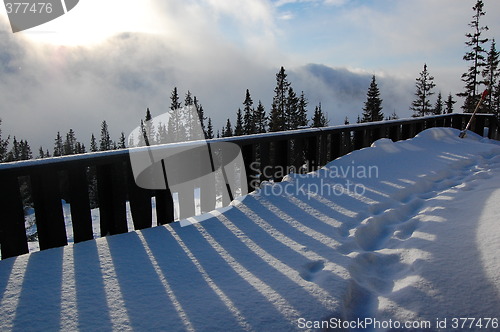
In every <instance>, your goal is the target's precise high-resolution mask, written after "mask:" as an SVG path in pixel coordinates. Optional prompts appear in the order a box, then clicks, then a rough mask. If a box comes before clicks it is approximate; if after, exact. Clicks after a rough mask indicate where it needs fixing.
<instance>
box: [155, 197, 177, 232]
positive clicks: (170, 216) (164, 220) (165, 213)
mask: <svg viewBox="0 0 500 332" xmlns="http://www.w3.org/2000/svg"><path fill="white" fill-rule="evenodd" d="M155 198H156V222H157V224H158V225H165V224H168V223H171V222H173V221H174V200H173V198H172V192H171V191H170V188H167V189H166V190H156V191H155Z"/></svg>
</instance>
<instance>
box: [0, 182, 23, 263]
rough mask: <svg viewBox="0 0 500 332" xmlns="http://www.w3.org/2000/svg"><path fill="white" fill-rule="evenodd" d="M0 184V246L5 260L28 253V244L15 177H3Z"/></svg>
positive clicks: (17, 183)
mask: <svg viewBox="0 0 500 332" xmlns="http://www.w3.org/2000/svg"><path fill="white" fill-rule="evenodd" d="M0 183H1V184H2V190H0V246H1V250H2V259H5V258H9V257H14V256H18V255H22V254H26V253H28V242H27V239H26V230H25V228H24V227H25V226H24V211H23V203H22V199H21V193H20V192H19V182H18V180H17V176H9V175H3V176H1V177H0Z"/></svg>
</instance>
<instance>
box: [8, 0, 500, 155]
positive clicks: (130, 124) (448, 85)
mask: <svg viewBox="0 0 500 332" xmlns="http://www.w3.org/2000/svg"><path fill="white" fill-rule="evenodd" d="M484 2H485V8H484V9H485V11H486V16H485V17H483V18H482V23H484V24H485V25H488V26H489V31H487V32H486V33H485V35H486V37H489V38H493V37H495V36H496V35H497V32H498V31H499V28H500V27H499V23H498V17H499V16H500V2H499V1H495V0H485V1H484ZM139 3H140V4H139ZM474 3H475V1H473V0H440V1H433V0H405V1H396V0H377V1H375V0H364V1H362V0H253V1H243V0H168V1H164V0H162V1H160V0H144V1H140V2H138V1H132V0H80V2H79V3H78V5H77V6H76V7H75V8H73V9H72V10H71V11H69V12H68V13H67V14H65V15H63V16H61V17H59V18H57V19H55V20H53V21H51V22H48V23H46V24H43V25H41V26H38V27H35V28H32V29H29V30H26V31H22V32H18V33H15V34H13V33H12V31H11V29H10V26H9V23H8V19H7V14H6V11H5V8H4V7H3V6H2V8H0V75H1V76H0V98H1V100H2V104H1V106H0V118H1V119H2V126H1V129H2V131H3V136H4V137H5V136H6V135H11V136H16V137H17V139H18V140H19V139H27V140H28V141H29V143H30V145H31V147H32V150H34V151H35V153H34V154H35V155H36V154H37V152H36V151H38V147H39V146H43V147H44V148H45V149H49V151H52V148H53V140H54V138H55V136H56V133H57V132H58V131H60V132H61V134H62V135H65V133H67V132H68V131H69V129H70V128H71V129H73V130H74V131H75V132H76V136H77V139H79V140H80V141H82V142H83V143H84V144H85V145H86V146H88V145H89V143H88V142H89V140H90V135H91V133H94V134H95V135H97V136H98V135H99V130H100V124H101V122H102V121H103V120H106V121H107V123H108V125H109V128H110V131H111V134H112V136H113V138H114V139H118V137H119V135H120V132H122V131H123V132H124V133H125V135H128V133H130V132H131V131H132V130H133V129H134V128H135V127H136V126H137V125H138V123H139V121H140V119H141V118H143V117H144V115H145V112H146V108H147V107H149V108H150V110H151V112H152V114H153V116H157V115H160V114H163V113H164V112H166V111H167V110H168V107H169V105H170V101H169V97H170V93H171V91H172V89H173V88H174V87H177V88H178V90H179V93H180V95H181V96H184V95H185V93H186V92H187V91H188V90H189V91H191V93H192V94H194V95H195V96H197V98H198V99H199V101H200V103H201V104H202V105H203V107H204V110H205V114H206V115H207V116H210V117H211V118H212V119H213V123H214V125H215V130H217V129H220V128H221V127H222V126H223V124H224V123H225V120H226V119H227V118H230V119H231V120H232V121H233V123H234V118H235V113H236V110H237V109H238V108H240V107H242V103H243V100H244V97H245V91H246V89H249V90H250V93H251V96H252V98H253V100H254V102H255V103H257V102H258V100H261V101H262V103H263V105H264V106H265V108H266V111H269V109H270V105H271V102H272V96H273V89H274V86H275V82H276V81H275V75H276V73H277V72H278V71H279V68H280V67H281V66H284V67H285V69H286V72H287V73H288V78H289V80H290V82H291V83H292V86H293V87H294V89H295V91H297V92H300V91H304V93H305V95H306V97H307V98H308V100H309V107H308V109H309V112H310V114H312V112H313V111H314V107H315V106H316V105H318V104H319V103H321V105H322V108H323V110H324V111H325V112H327V114H328V118H329V120H330V124H331V125H337V124H341V123H343V121H344V118H345V117H346V116H347V117H348V118H349V120H350V121H351V122H354V121H355V120H356V117H357V116H358V115H360V114H361V113H362V107H363V103H364V101H365V100H366V92H367V89H368V86H369V83H370V79H371V76H372V75H376V78H377V82H378V84H379V88H380V92H381V98H382V99H383V103H382V106H383V107H384V109H383V112H384V113H385V114H386V115H389V114H391V113H393V112H396V113H397V114H398V115H399V116H400V117H407V116H410V115H411V112H410V111H409V105H410V104H411V102H412V100H413V98H414V92H415V78H416V77H418V75H419V73H420V71H422V68H423V65H424V63H427V66H428V70H429V72H430V74H431V75H432V76H434V78H435V83H436V88H435V90H434V91H435V92H436V95H437V93H438V92H442V94H443V96H447V95H448V94H449V93H452V94H455V93H457V92H460V91H461V90H462V88H463V84H462V82H461V81H460V76H461V74H462V73H463V72H465V71H466V69H467V63H466V62H464V61H463V60H462V56H463V55H464V54H465V52H466V47H465V45H464V42H465V40H466V39H465V33H467V32H468V31H469V27H468V25H467V24H468V23H469V22H470V20H471V18H472V15H473V11H472V9H471V8H472V6H473V5H474ZM487 48H489V45H488V46H487ZM456 108H457V111H460V110H459V107H458V104H457V107H456Z"/></svg>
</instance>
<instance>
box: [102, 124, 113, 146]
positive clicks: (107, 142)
mask: <svg viewBox="0 0 500 332" xmlns="http://www.w3.org/2000/svg"><path fill="white" fill-rule="evenodd" d="M112 147H113V141H112V140H111V137H110V135H109V130H108V124H107V123H106V120H104V121H103V122H102V123H101V138H100V140H99V150H101V151H108V150H111V149H112Z"/></svg>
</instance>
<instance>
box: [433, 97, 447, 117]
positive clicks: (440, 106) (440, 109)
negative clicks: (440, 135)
mask: <svg viewBox="0 0 500 332" xmlns="http://www.w3.org/2000/svg"><path fill="white" fill-rule="evenodd" d="M433 113H434V115H440V114H443V113H444V103H443V97H442V96H441V92H439V93H438V96H437V99H436V104H434V109H433Z"/></svg>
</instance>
